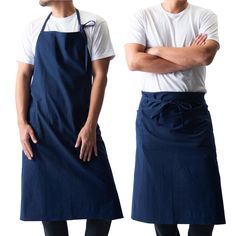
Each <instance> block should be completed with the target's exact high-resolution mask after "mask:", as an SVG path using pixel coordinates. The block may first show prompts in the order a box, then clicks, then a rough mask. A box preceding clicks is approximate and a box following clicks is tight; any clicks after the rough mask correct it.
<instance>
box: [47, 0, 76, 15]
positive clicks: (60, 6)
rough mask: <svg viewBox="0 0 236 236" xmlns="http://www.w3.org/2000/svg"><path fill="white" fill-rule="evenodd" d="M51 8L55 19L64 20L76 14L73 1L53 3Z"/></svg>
mask: <svg viewBox="0 0 236 236" xmlns="http://www.w3.org/2000/svg"><path fill="white" fill-rule="evenodd" d="M50 6H51V8H52V15H53V16H55V17H60V18H63V17H67V16H70V15H72V14H74V13H75V7H74V5H73V3H72V1H70V2H68V1H53V2H52V4H51V5H50Z"/></svg>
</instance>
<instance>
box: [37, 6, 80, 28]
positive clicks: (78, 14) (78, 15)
mask: <svg viewBox="0 0 236 236" xmlns="http://www.w3.org/2000/svg"><path fill="white" fill-rule="evenodd" d="M75 10H76V15H77V18H78V23H79V27H80V31H81V32H82V31H83V30H84V25H82V24H81V19H80V13H79V11H78V9H75ZM51 15H52V12H50V14H49V15H48V17H47V18H46V20H45V22H44V24H43V27H42V29H41V31H44V30H45V27H46V24H47V22H48V20H49V18H50V17H51Z"/></svg>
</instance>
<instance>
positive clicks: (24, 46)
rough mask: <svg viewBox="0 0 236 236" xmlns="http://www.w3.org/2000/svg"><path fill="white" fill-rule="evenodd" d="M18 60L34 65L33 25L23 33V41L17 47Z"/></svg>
mask: <svg viewBox="0 0 236 236" xmlns="http://www.w3.org/2000/svg"><path fill="white" fill-rule="evenodd" d="M16 53H17V55H16V60H17V61H18V62H23V63H27V64H32V65H33V64H34V52H33V39H32V24H30V25H29V26H28V27H27V28H26V30H25V32H23V33H22V36H21V40H20V42H19V43H18V45H17V52H16Z"/></svg>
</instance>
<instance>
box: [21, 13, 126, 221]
mask: <svg viewBox="0 0 236 236" xmlns="http://www.w3.org/2000/svg"><path fill="white" fill-rule="evenodd" d="M50 16H51V14H50V15H49V16H48V18H47V19H46V21H45V23H44V25H43V27H42V30H41V32H40V35H39V38H38V41H37V45H36V53H35V65H34V73H33V79H32V84H31V100H30V106H29V112H28V120H29V123H30V124H31V126H32V127H33V129H34V131H35V134H36V137H37V138H38V143H37V144H34V143H32V142H31V146H32V149H33V153H34V159H33V160H32V161H29V160H28V159H27V157H26V156H25V155H24V153H23V165H22V202H21V217H20V218H21V219H22V220H30V221H34V220H36V221H37V220H38V221H55V220H56V221H60V220H72V219H110V220H112V219H117V218H122V211H121V207H120V202H119V198H118V194H117V191H116V187H115V183H114V180H113V176H112V171H111V168H110V165H109V161H108V158H107V153H106V149H105V145H104V142H103V140H102V137H101V132H100V129H99V126H97V130H96V133H97V148H98V157H95V156H93V158H92V161H91V162H83V161H82V160H80V159H79V155H80V149H79V148H77V149H76V148H75V147H74V146H75V142H76V139H77V136H78V134H79V132H80V130H81V128H82V127H83V126H84V124H85V122H86V119H87V115H88V110H89V102H90V93H91V88H92V72H91V59H90V56H89V52H88V49H87V38H86V34H85V31H84V26H83V25H81V22H80V15H79V11H78V10H77V16H78V22H79V25H80V31H79V32H73V33H62V32H55V31H51V32H46V31H44V29H45V25H46V23H47V21H48V19H49V18H50Z"/></svg>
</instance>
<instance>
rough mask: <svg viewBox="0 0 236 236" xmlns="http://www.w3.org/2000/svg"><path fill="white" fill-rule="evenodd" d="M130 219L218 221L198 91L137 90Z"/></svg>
mask: <svg viewBox="0 0 236 236" xmlns="http://www.w3.org/2000/svg"><path fill="white" fill-rule="evenodd" d="M136 141H137V149H136V165H135V174H134V191H133V203H132V218H133V219H134V220H138V221H142V222H146V223H155V224H224V223H225V216H224V207H223V200H222V193H221V184H220V176H219V170H218V164H217V159H216V148H215V141H214V135H213V129H212V123H211V117H210V113H209V111H208V108H207V104H206V102H205V99H204V93H201V92H156V93H151V92H142V98H141V101H140V105H139V109H138V112H137V119H136Z"/></svg>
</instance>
